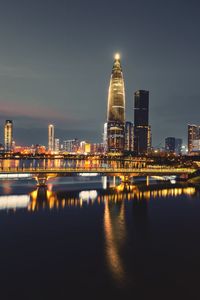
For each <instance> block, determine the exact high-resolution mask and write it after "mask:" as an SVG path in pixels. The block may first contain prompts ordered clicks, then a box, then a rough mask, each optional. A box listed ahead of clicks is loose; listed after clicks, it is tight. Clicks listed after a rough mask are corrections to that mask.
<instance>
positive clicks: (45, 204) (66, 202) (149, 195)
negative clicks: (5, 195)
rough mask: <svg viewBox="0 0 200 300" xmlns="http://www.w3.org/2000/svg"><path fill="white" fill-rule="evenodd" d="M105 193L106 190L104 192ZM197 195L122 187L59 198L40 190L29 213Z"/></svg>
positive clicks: (189, 191) (186, 189)
mask: <svg viewBox="0 0 200 300" xmlns="http://www.w3.org/2000/svg"><path fill="white" fill-rule="evenodd" d="M104 191H105V190H104ZM195 193H196V189H195V188H194V187H173V188H172V187H171V188H166V187H163V188H160V189H156V188H155V189H153V190H150V189H147V190H140V189H139V187H137V186H132V187H131V188H128V189H127V188H125V189H122V186H120V188H119V189H118V190H115V189H110V190H108V193H105V192H104V193H103V194H101V193H98V192H97V191H96V190H88V191H80V192H79V193H78V194H74V195H73V194H70V195H69V194H66V195H65V196H64V197H63V196H62V197H61V198H60V197H59V193H56V192H53V191H52V190H45V192H44V190H43V192H42V193H39V189H37V190H35V191H33V192H32V193H30V198H31V201H30V203H29V205H28V210H29V211H37V210H39V209H41V208H42V209H45V208H48V209H63V208H65V207H72V206H75V207H80V208H81V207H82V206H83V204H86V205H89V204H91V203H94V201H95V200H97V203H98V204H99V205H102V204H105V202H106V201H107V202H111V203H121V202H123V201H126V200H128V201H131V200H138V201H140V200H142V199H145V200H147V201H149V200H150V199H157V200H159V198H168V197H172V198H175V197H180V196H181V195H185V196H188V197H191V196H193V195H194V194H195Z"/></svg>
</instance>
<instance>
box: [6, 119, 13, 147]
mask: <svg viewBox="0 0 200 300" xmlns="http://www.w3.org/2000/svg"><path fill="white" fill-rule="evenodd" d="M12 141H13V122H12V121H11V120H6V122H5V125H4V147H5V151H7V152H9V151H11V150H12Z"/></svg>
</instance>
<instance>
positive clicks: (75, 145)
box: [63, 139, 80, 153]
mask: <svg viewBox="0 0 200 300" xmlns="http://www.w3.org/2000/svg"><path fill="white" fill-rule="evenodd" d="M79 147H80V142H79V141H78V140H77V139H72V140H65V141H63V150H64V151H66V152H68V153H76V152H77V151H78V150H79Z"/></svg>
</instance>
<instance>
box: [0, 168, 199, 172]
mask: <svg viewBox="0 0 200 300" xmlns="http://www.w3.org/2000/svg"><path fill="white" fill-rule="evenodd" d="M194 171H195V169H193V168H172V167H166V166H157V167H156V168H152V167H151V168H149V167H145V168H144V167H143V168H140V167H139V168H111V167H98V168H97V167H84V168H83V167H73V168H68V167H67V168H66V167H65V168H56V167H51V168H44V167H28V168H27V167H26V168H25V167H1V168H0V173H29V172H32V173H34V172H38V173H40V172H41V173H43V172H45V173H47V172H57V173H64V172H66V173H70V172H72V173H73V172H75V173H104V172H106V173H107V172H110V173H111V172H113V173H125V172H132V173H134V172H135V173H150V172H152V173H156V172H158V173H159V172H161V173H173V172H174V173H192V172H194Z"/></svg>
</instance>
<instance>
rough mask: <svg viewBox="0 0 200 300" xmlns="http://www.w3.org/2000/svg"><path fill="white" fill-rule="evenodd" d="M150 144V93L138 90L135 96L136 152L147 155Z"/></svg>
mask: <svg viewBox="0 0 200 300" xmlns="http://www.w3.org/2000/svg"><path fill="white" fill-rule="evenodd" d="M150 144H151V128H150V126H149V91H145V90H138V91H136V92H135V94H134V151H135V152H136V154H139V155H143V154H146V153H147V151H148V149H149V147H150Z"/></svg>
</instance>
